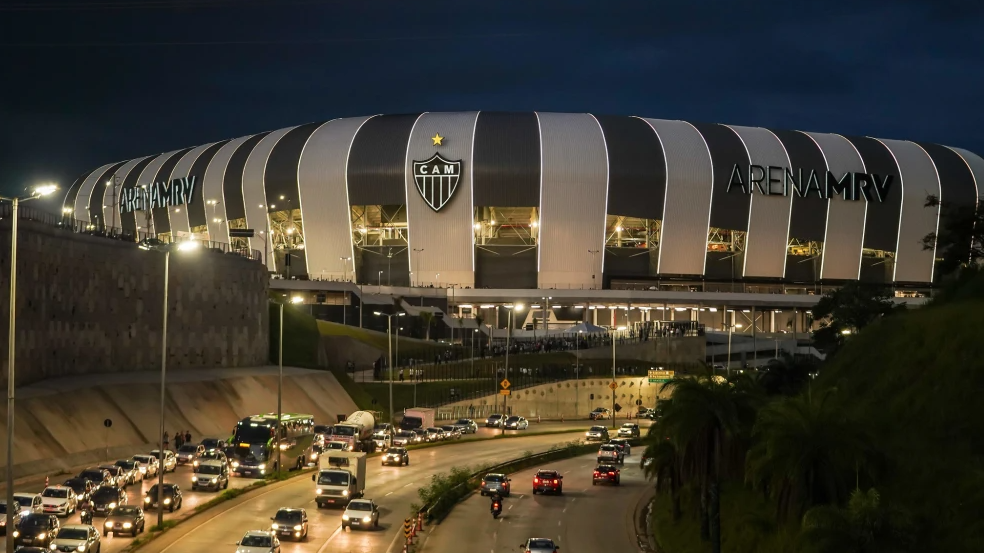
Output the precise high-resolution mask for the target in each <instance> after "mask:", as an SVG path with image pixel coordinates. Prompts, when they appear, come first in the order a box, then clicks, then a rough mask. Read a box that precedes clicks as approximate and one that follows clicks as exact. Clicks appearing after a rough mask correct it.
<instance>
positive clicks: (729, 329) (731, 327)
mask: <svg viewBox="0 0 984 553" xmlns="http://www.w3.org/2000/svg"><path fill="white" fill-rule="evenodd" d="M724 316H725V318H727V317H728V313H727V312H725V313H724ZM736 328H741V323H736V324H731V323H730V322H729V323H728V360H727V363H728V364H727V365H725V367H726V370H727V374H728V378H731V331H732V330H734V329H736Z"/></svg>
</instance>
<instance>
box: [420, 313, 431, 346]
mask: <svg viewBox="0 0 984 553" xmlns="http://www.w3.org/2000/svg"><path fill="white" fill-rule="evenodd" d="M420 320H421V321H423V323H424V340H430V335H431V323H433V322H434V313H432V312H430V311H421V312H420Z"/></svg>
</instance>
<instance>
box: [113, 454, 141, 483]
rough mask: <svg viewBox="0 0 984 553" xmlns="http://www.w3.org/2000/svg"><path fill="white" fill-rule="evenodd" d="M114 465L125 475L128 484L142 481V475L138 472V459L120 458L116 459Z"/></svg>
mask: <svg viewBox="0 0 984 553" xmlns="http://www.w3.org/2000/svg"><path fill="white" fill-rule="evenodd" d="M116 466H118V467H120V469H121V470H122V471H123V474H125V475H126V480H127V483H128V484H133V483H135V482H138V481H140V482H143V479H144V475H143V473H142V472H140V461H137V460H135V459H120V460H119V461H116Z"/></svg>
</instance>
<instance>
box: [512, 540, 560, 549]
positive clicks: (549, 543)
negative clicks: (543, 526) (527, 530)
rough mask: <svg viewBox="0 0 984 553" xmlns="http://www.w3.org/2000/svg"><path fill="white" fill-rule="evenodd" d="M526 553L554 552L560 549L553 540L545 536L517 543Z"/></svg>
mask: <svg viewBox="0 0 984 553" xmlns="http://www.w3.org/2000/svg"><path fill="white" fill-rule="evenodd" d="M519 548H520V549H522V550H523V551H525V552H526V553H555V552H557V551H560V549H559V548H558V547H557V544H555V543H554V541H553V540H551V539H547V538H530V539H528V540H526V543H521V544H519Z"/></svg>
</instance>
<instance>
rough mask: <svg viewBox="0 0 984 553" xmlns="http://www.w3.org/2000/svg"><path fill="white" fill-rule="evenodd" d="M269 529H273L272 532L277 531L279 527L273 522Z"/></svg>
mask: <svg viewBox="0 0 984 553" xmlns="http://www.w3.org/2000/svg"><path fill="white" fill-rule="evenodd" d="M270 528H273V529H274V530H277V529H279V528H280V525H279V524H277V523H276V522H274V523H273V524H271V525H270Z"/></svg>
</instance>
